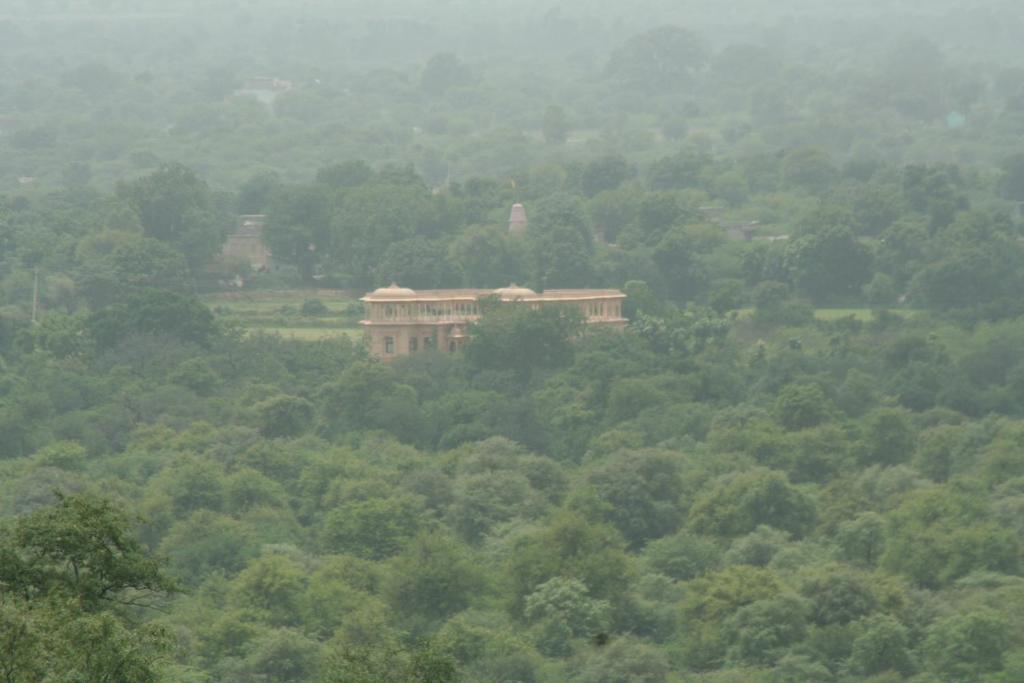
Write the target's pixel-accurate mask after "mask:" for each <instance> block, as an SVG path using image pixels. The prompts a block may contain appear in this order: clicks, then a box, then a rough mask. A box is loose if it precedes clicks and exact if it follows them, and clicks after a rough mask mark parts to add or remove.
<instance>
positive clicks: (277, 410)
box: [254, 395, 314, 439]
mask: <svg viewBox="0 0 1024 683" xmlns="http://www.w3.org/2000/svg"><path fill="white" fill-rule="evenodd" d="M254 410H255V411H256V415H257V419H258V421H259V430H260V434H262V435H263V436H265V437H267V438H270V439H275V438H281V437H292V436H298V435H299V434H301V433H302V432H303V431H305V429H306V428H307V427H308V426H309V425H310V424H311V423H312V421H313V414H314V408H313V404H312V403H310V402H309V401H308V400H306V399H304V398H302V397H300V396H287V395H280V396H274V397H272V398H268V399H267V400H265V401H261V402H260V403H258V404H256V406H255V408H254Z"/></svg>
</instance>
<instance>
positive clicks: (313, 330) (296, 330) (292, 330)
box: [245, 327, 363, 342]
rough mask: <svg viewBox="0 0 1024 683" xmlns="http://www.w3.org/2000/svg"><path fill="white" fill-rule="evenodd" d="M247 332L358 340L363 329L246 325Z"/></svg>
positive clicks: (304, 338)
mask: <svg viewBox="0 0 1024 683" xmlns="http://www.w3.org/2000/svg"><path fill="white" fill-rule="evenodd" d="M245 330H246V331H247V332H248V333H249V334H272V335H277V336H279V337H285V338H287V339H298V340H300V341H322V340H324V339H338V338H341V337H349V338H350V339H352V341H355V342H359V341H362V339H363V330H362V329H360V328H353V327H345V328H340V327H246V328H245Z"/></svg>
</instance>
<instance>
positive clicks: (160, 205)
mask: <svg viewBox="0 0 1024 683" xmlns="http://www.w3.org/2000/svg"><path fill="white" fill-rule="evenodd" d="M117 194H118V196H119V197H121V198H122V199H124V200H125V201H126V202H127V203H128V204H129V205H130V206H131V207H132V208H133V209H134V210H135V212H136V213H137V214H138V216H139V222H140V223H141V224H142V229H143V232H144V233H145V235H146V236H147V237H152V238H154V239H157V240H160V241H161V242H166V243H168V244H170V245H173V246H174V247H176V248H177V249H178V250H179V251H180V252H181V253H182V254H183V255H184V256H185V258H186V259H187V260H188V262H189V266H190V267H191V268H192V270H193V271H197V270H198V269H199V268H201V267H202V266H205V265H206V264H207V263H209V261H210V260H211V259H212V258H213V257H214V255H216V254H217V252H218V251H219V250H220V247H221V244H222V243H223V242H224V236H225V233H226V230H227V225H226V224H225V221H224V217H223V216H221V215H220V212H219V211H218V209H217V206H216V205H215V202H214V197H213V195H212V193H211V191H210V188H209V187H208V186H207V184H206V183H205V182H204V181H203V180H201V179H200V178H199V177H198V176H196V174H195V173H194V172H193V171H191V170H190V169H188V168H186V167H184V166H180V165H169V166H163V167H161V168H160V169H159V170H157V171H156V172H154V173H152V174H150V175H148V176H145V177H143V178H140V179H138V180H136V181H133V182H130V183H121V184H120V185H118V187H117Z"/></svg>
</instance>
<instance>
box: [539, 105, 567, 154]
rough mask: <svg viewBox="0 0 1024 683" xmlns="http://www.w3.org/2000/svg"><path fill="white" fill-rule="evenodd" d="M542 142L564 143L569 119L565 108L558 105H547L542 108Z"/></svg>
mask: <svg viewBox="0 0 1024 683" xmlns="http://www.w3.org/2000/svg"><path fill="white" fill-rule="evenodd" d="M541 133H542V134H543V135H544V142H546V143H548V144H549V145H564V144H565V141H566V140H567V139H568V138H569V121H568V119H567V118H566V115H565V110H564V109H562V108H561V107H559V106H558V105H555V104H552V105H548V107H547V109H545V110H544V121H543V122H542V123H541Z"/></svg>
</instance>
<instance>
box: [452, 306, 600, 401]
mask: <svg viewBox="0 0 1024 683" xmlns="http://www.w3.org/2000/svg"><path fill="white" fill-rule="evenodd" d="M581 326H582V317H581V315H580V313H579V311H577V310H576V309H571V308H566V307H559V306H544V307H542V308H531V307H529V306H527V305H522V304H516V303H512V304H503V305H498V306H494V307H493V308H491V309H490V310H488V311H485V312H484V315H483V316H482V317H481V318H480V321H479V322H478V323H476V324H474V325H473V326H472V337H473V339H472V341H471V342H470V343H469V345H468V346H467V347H466V359H467V360H468V361H469V363H470V364H471V365H473V366H474V367H476V368H479V369H490V370H508V371H511V372H513V373H514V374H515V375H516V376H517V377H518V378H519V379H520V380H522V381H524V382H525V381H527V380H529V378H530V377H531V376H532V375H533V374H534V373H535V372H537V371H538V370H550V369H552V368H558V367H563V366H565V365H567V364H569V363H570V362H571V361H572V358H573V347H572V340H573V337H575V336H576V335H577V334H578V333H579V331H580V330H581Z"/></svg>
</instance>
